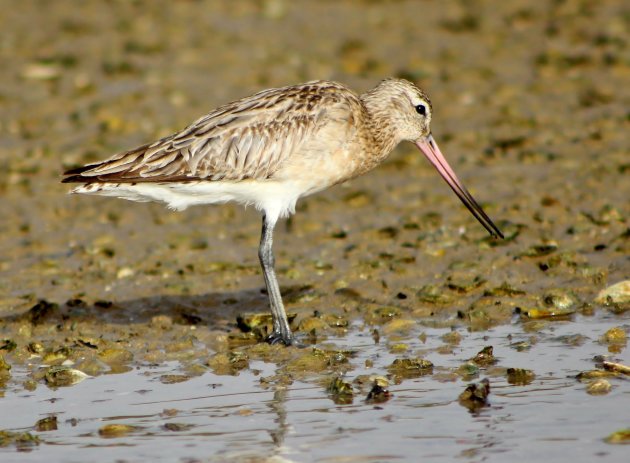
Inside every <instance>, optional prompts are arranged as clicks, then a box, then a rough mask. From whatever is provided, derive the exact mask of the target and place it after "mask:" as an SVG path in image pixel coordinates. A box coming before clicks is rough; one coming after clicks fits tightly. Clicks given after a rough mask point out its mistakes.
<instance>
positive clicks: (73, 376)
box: [44, 366, 88, 387]
mask: <svg viewBox="0 0 630 463" xmlns="http://www.w3.org/2000/svg"><path fill="white" fill-rule="evenodd" d="M44 378H45V379H46V384H48V386H50V387H63V386H72V385H74V384H77V383H80V382H81V381H83V380H84V379H85V378H88V375H86V374H85V373H83V372H82V371H80V370H75V369H74V368H69V367H65V366H55V367H50V368H49V369H48V370H47V371H46V374H45V376H44Z"/></svg>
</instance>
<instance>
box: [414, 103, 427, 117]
mask: <svg viewBox="0 0 630 463" xmlns="http://www.w3.org/2000/svg"><path fill="white" fill-rule="evenodd" d="M416 112H417V113H418V114H420V115H421V116H424V115H425V114H426V113H427V107H426V106H425V105H423V104H419V105H418V106H416Z"/></svg>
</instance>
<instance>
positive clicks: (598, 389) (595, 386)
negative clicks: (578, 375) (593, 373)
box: [586, 379, 612, 395]
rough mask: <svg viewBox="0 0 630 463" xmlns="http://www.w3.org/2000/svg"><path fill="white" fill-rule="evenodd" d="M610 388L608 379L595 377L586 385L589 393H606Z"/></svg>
mask: <svg viewBox="0 0 630 463" xmlns="http://www.w3.org/2000/svg"><path fill="white" fill-rule="evenodd" d="M611 389H612V385H611V384H610V381H608V380H606V379H595V380H593V381H591V382H590V383H588V385H587V386H586V392H588V393H589V394H591V395H604V394H608V393H609V392H610V390H611Z"/></svg>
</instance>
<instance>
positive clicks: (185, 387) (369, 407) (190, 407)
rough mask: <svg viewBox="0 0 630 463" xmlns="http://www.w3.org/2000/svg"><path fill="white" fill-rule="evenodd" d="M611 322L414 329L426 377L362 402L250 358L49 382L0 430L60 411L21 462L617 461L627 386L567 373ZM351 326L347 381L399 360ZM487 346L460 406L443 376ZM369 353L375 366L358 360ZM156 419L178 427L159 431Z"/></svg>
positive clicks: (581, 363)
mask: <svg viewBox="0 0 630 463" xmlns="http://www.w3.org/2000/svg"><path fill="white" fill-rule="evenodd" d="M617 322H618V319H617V318H616V317H613V316H598V317H582V316H580V317H577V318H576V319H575V320H572V321H560V322H546V323H544V326H541V327H539V329H537V330H536V331H535V333H532V332H531V331H527V330H524V329H523V328H524V327H525V326H526V325H524V324H523V323H521V322H520V321H519V320H515V321H514V322H513V323H511V324H508V325H502V326H498V327H495V328H492V329H490V330H485V331H483V332H476V333H475V332H473V333H467V332H465V330H461V334H462V335H463V339H462V342H461V343H460V344H459V345H458V346H455V347H453V351H452V352H451V353H438V352H436V350H438V348H439V347H440V346H443V345H444V343H443V341H442V340H441V336H442V335H444V334H445V333H448V332H450V329H432V328H427V329H422V332H423V333H425V334H426V339H425V341H424V342H421V341H419V340H417V337H416V336H410V337H409V339H411V340H412V341H410V342H409V347H410V350H411V351H413V352H423V353H424V357H425V358H427V359H429V360H431V361H432V362H433V363H434V364H435V368H434V374H433V375H428V376H424V377H421V378H417V379H408V380H404V381H402V383H400V384H395V385H391V387H390V392H391V393H392V397H391V398H390V399H389V400H388V401H387V402H385V403H381V404H378V405H374V404H369V403H366V402H365V400H364V397H356V398H355V399H354V401H353V403H351V404H345V405H336V404H335V403H334V402H333V401H332V399H331V398H330V396H329V395H328V394H327V392H326V391H325V389H324V388H323V387H318V386H314V385H313V384H311V383H306V382H300V381H296V382H294V383H293V384H291V385H289V386H272V387H263V386H261V384H260V377H266V376H270V375H272V374H273V373H274V370H275V368H276V367H275V365H274V364H273V363H264V362H260V361H257V362H252V363H251V364H250V369H249V370H246V371H243V372H242V373H241V374H240V375H238V376H216V375H213V374H211V373H206V374H204V375H202V376H198V377H193V378H191V379H190V380H188V381H186V382H182V383H177V384H163V383H161V382H160V381H159V377H160V376H161V375H164V374H173V373H179V372H181V371H180V369H179V368H178V364H177V363H174V362H169V363H164V364H161V365H154V366H148V365H141V366H138V367H137V368H134V369H133V370H132V371H129V372H127V373H123V374H116V375H105V376H99V377H97V378H89V379H87V380H85V381H83V382H81V383H80V384H77V385H75V386H73V387H66V388H59V389H56V390H51V389H48V388H45V387H42V388H38V389H37V390H36V391H33V392H25V391H23V390H20V389H19V388H15V390H11V389H9V390H7V391H6V395H5V398H4V399H3V414H2V416H1V417H0V427H2V428H5V429H6V428H11V429H19V428H22V429H24V430H28V429H30V428H31V426H32V424H33V423H34V422H35V421H37V420H38V419H41V418H44V417H46V416H49V415H55V416H57V418H58V423H59V425H58V429H57V430H56V431H51V432H42V433H40V437H41V438H42V440H43V443H42V444H40V445H39V446H38V447H36V448H32V449H31V451H30V452H29V453H21V454H20V455H19V459H20V461H41V458H42V456H43V455H44V454H45V455H46V458H47V459H51V460H52V461H60V460H64V461H87V460H90V461H97V462H98V461H114V460H118V461H147V460H150V461H174V460H178V461H259V460H260V461H266V458H268V457H272V456H281V457H283V458H285V459H286V460H288V461H361V462H362V461H366V462H372V461H411V460H412V459H430V460H431V461H452V459H453V458H456V457H458V458H464V459H465V460H467V461H532V460H535V459H538V458H544V459H545V460H548V461H567V460H571V461H576V462H589V461H597V460H598V459H600V458H601V459H602V461H624V458H625V456H626V455H627V448H626V447H625V446H611V445H608V444H606V443H605V442H604V441H603V437H605V436H606V435H608V434H610V433H612V432H614V431H615V430H617V429H618V428H622V427H624V426H626V425H627V414H626V413H625V412H623V411H622V410H623V409H625V408H626V406H627V403H628V400H629V398H630V397H629V394H630V382H629V381H628V379H624V378H613V379H612V380H611V382H612V384H613V389H612V391H611V392H610V393H608V394H606V395H604V396H591V395H588V394H587V393H586V386H585V384H583V383H581V382H579V381H577V380H576V379H575V375H576V374H577V373H579V372H580V371H583V370H588V369H591V368H592V367H593V365H594V357H595V356H596V355H606V354H607V351H606V347H605V346H603V345H602V344H601V343H600V342H599V341H598V339H599V337H600V334H601V333H602V332H604V331H605V330H606V329H608V327H610V325H611V324H613V323H617ZM358 328H359V327H355V328H354V329H353V330H352V332H351V334H350V335H348V336H345V337H343V338H339V339H333V340H331V341H333V342H334V344H335V345H336V346H338V347H340V348H352V349H356V350H357V353H358V354H357V356H356V357H355V358H354V359H353V360H352V363H353V364H354V365H356V369H355V370H353V371H352V373H351V374H349V375H348V376H347V379H348V380H352V379H353V378H355V377H356V376H357V375H359V374H363V373H367V374H373V373H375V372H376V373H378V372H382V371H383V369H384V368H385V367H386V366H387V365H388V364H390V363H391V361H392V360H393V359H394V358H395V355H392V354H388V353H387V352H386V351H384V350H383V346H382V345H379V344H375V343H374V342H373V341H372V340H371V337H370V336H368V335H366V333H361V332H360V331H359V329H358ZM626 328H627V326H626ZM418 333H419V331H418V332H416V333H413V334H416V335H417V334H418ZM532 336H534V337H535V338H536V342H535V344H532V345H531V348H530V349H529V350H527V351H522V352H518V351H517V350H516V349H515V348H514V347H513V346H514V345H515V344H516V343H518V342H520V341H530V340H531V338H532ZM576 337H579V339H580V340H579V342H577V343H575V342H574V340H575V339H576ZM414 338H416V341H413V339H414ZM484 345H492V346H494V352H495V356H496V357H497V358H498V360H499V363H498V366H493V367H490V368H489V369H488V370H485V369H482V371H481V375H480V377H489V379H490V384H491V394H490V400H489V405H488V406H487V407H483V408H481V409H479V410H478V411H476V412H470V411H469V410H468V409H467V408H465V407H463V406H462V405H460V404H459V403H458V401H457V396H458V395H459V393H460V392H461V391H462V390H463V388H464V386H465V384H466V383H467V382H466V381H463V380H462V379H461V378H460V379H455V378H451V377H449V376H447V375H445V376H444V377H443V378H440V376H441V375H440V374H439V373H440V372H447V371H452V370H454V369H456V368H457V367H458V366H459V365H460V364H461V363H462V362H463V360H465V359H467V358H470V357H473V356H474V354H475V353H476V352H477V351H478V350H479V347H480V346H484ZM367 359H370V360H372V361H373V362H374V366H373V367H371V368H366V367H365V366H364V364H365V360H367ZM624 360H625V361H626V363H628V360H630V359H628V358H627V356H625V358H624ZM508 366H513V367H519V368H527V369H531V370H532V371H533V372H534V373H535V374H536V378H535V379H534V380H533V382H531V384H527V385H522V386H518V385H511V384H509V383H508V382H507V381H506V379H505V376H504V375H503V374H502V372H501V368H500V367H508ZM493 372H494V373H493ZM16 373H18V374H19V372H16ZM108 423H122V424H128V425H133V426H137V429H136V430H134V431H133V432H132V433H131V434H130V435H128V436H124V437H117V438H105V437H101V436H99V434H98V429H99V428H100V427H102V426H103V425H105V424H108ZM166 423H179V424H183V425H184V429H182V430H179V431H171V430H167V429H165V428H164V425H165V424H166ZM103 448H106V449H107V451H106V452H102V451H100V450H101V449H103ZM0 452H1V454H2V455H3V456H2V458H3V461H10V460H11V458H12V456H13V457H15V458H17V455H16V454H15V450H14V449H10V448H8V449H2V450H1V451H0ZM211 456H213V457H211ZM252 459H253V460H252ZM279 461H280V460H279Z"/></svg>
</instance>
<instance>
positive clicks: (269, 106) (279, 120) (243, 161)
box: [63, 81, 362, 184]
mask: <svg viewBox="0 0 630 463" xmlns="http://www.w3.org/2000/svg"><path fill="white" fill-rule="evenodd" d="M361 110H362V105H361V102H360V99H359V97H358V96H357V95H356V94H355V93H354V92H352V91H351V90H350V89H348V88H347V87H345V86H343V85H341V84H338V83H336V82H330V81H312V82H307V83H305V84H300V85H294V86H290V87H282V88H274V89H268V90H264V91H262V92H259V93H256V94H255V95H252V96H249V97H246V98H242V99H240V100H237V101H234V102H232V103H228V104H226V105H223V106H221V107H219V108H217V109H215V110H214V111H212V112H210V113H209V114H207V115H205V116H203V117H201V118H200V119H198V120H197V121H195V122H194V123H193V124H191V125H190V126H188V127H186V128H185V129H184V130H182V131H180V132H178V133H175V134H173V135H171V136H168V137H165V138H162V139H161V140H158V141H156V142H155V143H151V144H146V145H143V146H140V147H138V148H136V149H133V150H130V151H126V152H123V153H119V154H117V155H115V156H113V157H111V158H110V159H108V160H105V161H103V162H100V163H96V164H90V165H87V166H83V167H79V168H77V169H72V170H69V171H67V172H66V173H65V174H64V175H65V178H64V179H63V182H65V183H69V182H75V183H85V184H90V183H116V184H120V183H146V182H153V183H156V182H157V183H168V182H185V181H219V180H228V181H241V180H265V179H270V178H273V177H274V175H276V174H277V172H278V171H279V170H280V169H281V168H282V166H284V165H286V164H287V162H289V160H290V159H291V157H292V156H296V155H299V154H300V153H301V151H302V150H303V149H304V148H305V147H308V146H314V145H313V143H317V140H318V134H320V132H321V131H322V130H325V132H326V133H325V134H324V136H330V133H338V134H339V135H340V136H342V137H343V136H346V135H345V132H344V131H345V130H349V128H344V126H343V123H341V124H340V120H341V121H342V122H343V120H344V119H345V120H346V123H350V122H355V121H354V118H356V117H357V113H360V112H361ZM331 124H337V126H334V127H331ZM340 125H341V126H340ZM346 125H347V124H346ZM331 130H332V131H331ZM335 130H336V131H337V132H334V131H335ZM326 134H328V135H326ZM342 141H343V140H342Z"/></svg>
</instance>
